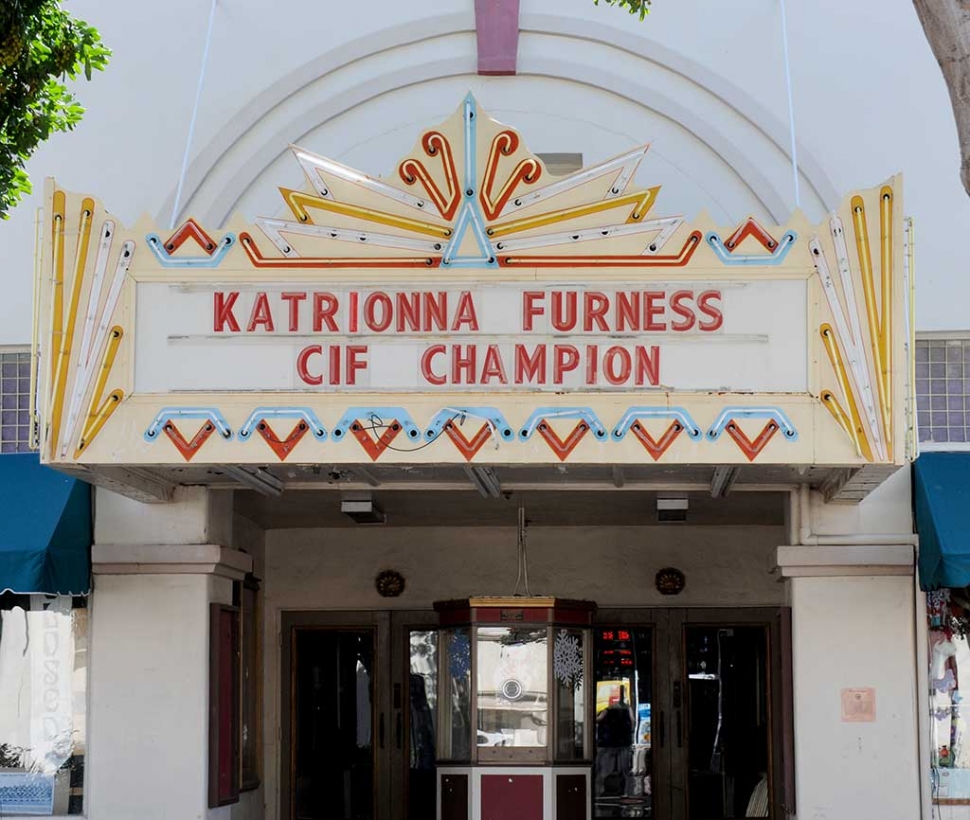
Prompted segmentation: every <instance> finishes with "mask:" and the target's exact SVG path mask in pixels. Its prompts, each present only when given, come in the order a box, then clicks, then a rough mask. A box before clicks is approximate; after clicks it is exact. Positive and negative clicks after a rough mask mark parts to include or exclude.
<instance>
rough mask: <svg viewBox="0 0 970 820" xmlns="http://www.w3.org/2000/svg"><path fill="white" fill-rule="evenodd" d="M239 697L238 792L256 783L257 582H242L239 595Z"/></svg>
mask: <svg viewBox="0 0 970 820" xmlns="http://www.w3.org/2000/svg"><path fill="white" fill-rule="evenodd" d="M240 604H241V611H240V621H241V635H240V641H241V644H242V645H241V658H240V661H241V663H240V666H241V674H242V681H241V697H242V716H241V725H240V732H241V737H240V756H241V758H242V759H241V768H242V774H241V782H240V787H241V790H242V791H248V790H249V789H256V788H259V779H260V757H261V755H260V747H261V746H262V742H261V728H262V727H261V721H260V704H261V700H262V698H261V697H260V693H261V686H260V663H259V658H260V654H261V648H260V642H259V635H260V630H259V582H258V581H257V580H256V579H255V578H253V577H252V576H250V577H248V578H246V580H245V581H244V582H243V584H242V589H241V591H240Z"/></svg>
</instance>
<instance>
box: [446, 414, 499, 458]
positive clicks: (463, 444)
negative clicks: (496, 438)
mask: <svg viewBox="0 0 970 820" xmlns="http://www.w3.org/2000/svg"><path fill="white" fill-rule="evenodd" d="M445 432H446V433H447V434H448V438H450V439H451V441H452V443H453V444H454V445H455V447H457V448H458V452H459V453H461V454H462V455H463V456H464V457H465V461H471V460H472V459H473V458H474V457H475V456H476V455H477V454H478V451H479V450H481V449H482V447H484V446H485V444H486V443H487V442H488V440H489V439H490V438H491V437H492V431H491V429H490V428H489V426H488V425H487V424H483V425H482V427H481V429H480V430H479V431H478V432H477V433H475V435H474V436H472V437H471V438H470V439H469V438H466V437H465V434H464V433H463V432H462V431H461V429H460V428H458V427H456V426H455V425H454V424H453V423H452V422H450V421H449V422H448V423H447V424H446V425H445Z"/></svg>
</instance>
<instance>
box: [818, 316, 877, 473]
mask: <svg viewBox="0 0 970 820" xmlns="http://www.w3.org/2000/svg"><path fill="white" fill-rule="evenodd" d="M819 335H820V336H821V337H822V344H823V345H824V346H825V352H826V353H827V354H828V357H829V361H830V362H831V363H832V369H833V370H834V371H835V378H836V380H837V381H838V383H839V389H840V390H841V391H842V395H843V396H845V400H846V402H847V404H848V405H849V413H848V416H847V417H846V420H847V422H848V423H849V428H848V431H849V435H850V436H851V437H852V441H853V442H854V443H855V446H856V450H857V451H858V452H859V453H860V454H861V455H862V456H863V458H865V459H866V461H872V448H871V447H870V446H869V439H868V437H867V436H866V431H865V428H864V427H863V426H862V418H861V416H860V415H859V406H858V403H857V402H856V398H855V393H854V392H853V391H852V385H851V383H850V382H849V374H848V372H847V371H846V369H845V362H844V360H843V359H842V351H841V350H840V349H839V345H838V342H837V341H836V338H835V331H834V330H832V325H830V324H828V323H825V324H823V325H822V326H821V327H820V328H819ZM823 399H824V395H823ZM833 401H834V397H833ZM837 404H838V402H836V405H837ZM826 406H827V407H828V408H829V411H830V412H834V410H833V407H832V405H831V404H826ZM839 409H840V410H841V409H842V408H841V407H839ZM842 413H843V415H845V411H844V410H843V411H842Z"/></svg>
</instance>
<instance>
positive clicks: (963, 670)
mask: <svg viewBox="0 0 970 820" xmlns="http://www.w3.org/2000/svg"><path fill="white" fill-rule="evenodd" d="M926 599H927V620H928V624H929V669H930V673H929V684H930V726H931V733H932V748H931V752H930V754H931V765H932V767H933V770H932V786H933V798H934V800H935V801H936V802H938V803H966V804H970V725H968V722H967V715H966V710H965V709H964V708H963V698H964V695H963V694H962V693H961V686H962V688H963V689H964V690H965V689H966V688H967V686H968V683H967V682H968V681H970V641H968V638H967V635H968V626H970V599H968V598H967V597H966V595H965V594H964V593H963V592H957V591H952V590H949V589H941V590H937V591H935V592H929V593H927V596H926Z"/></svg>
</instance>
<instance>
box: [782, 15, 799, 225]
mask: <svg viewBox="0 0 970 820" xmlns="http://www.w3.org/2000/svg"><path fill="white" fill-rule="evenodd" d="M781 44H782V49H783V51H784V54H785V84H786V86H787V88H788V130H789V131H790V132H791V173H792V181H793V182H794V184H795V207H796V208H801V207H802V199H801V194H800V192H799V188H798V150H797V148H796V146H795V103H794V101H793V99H792V87H791V63H790V62H789V59H788V15H787V14H786V13H785V0H781Z"/></svg>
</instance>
